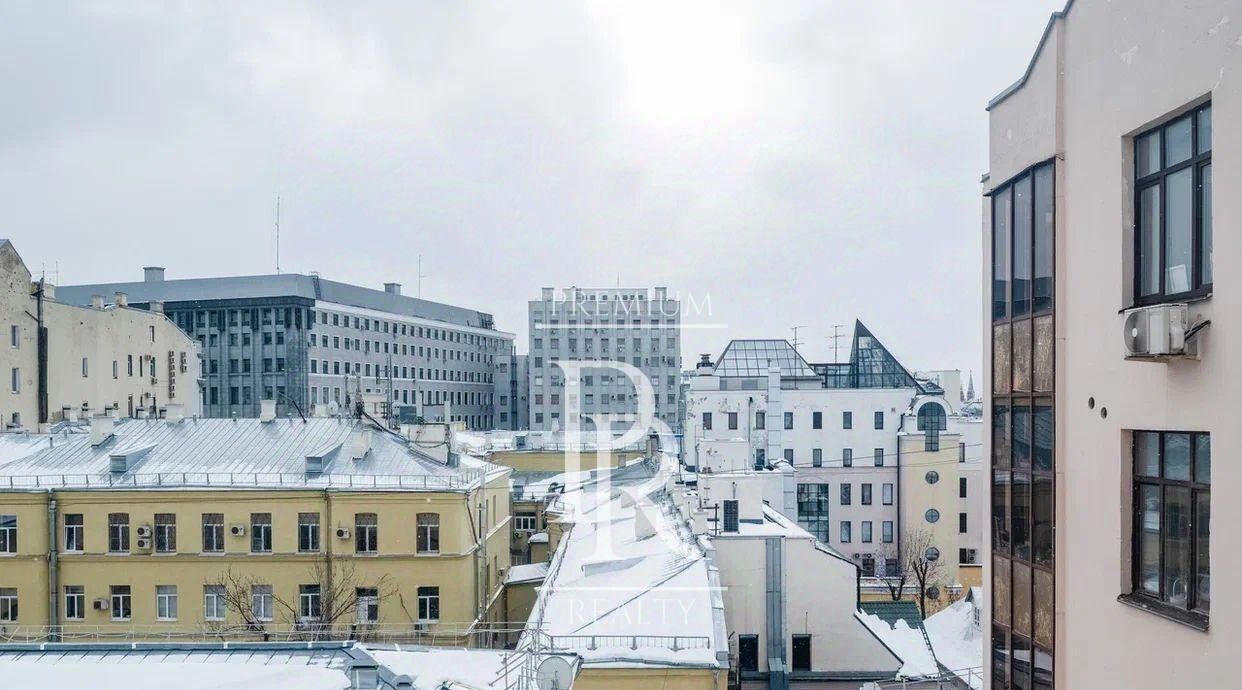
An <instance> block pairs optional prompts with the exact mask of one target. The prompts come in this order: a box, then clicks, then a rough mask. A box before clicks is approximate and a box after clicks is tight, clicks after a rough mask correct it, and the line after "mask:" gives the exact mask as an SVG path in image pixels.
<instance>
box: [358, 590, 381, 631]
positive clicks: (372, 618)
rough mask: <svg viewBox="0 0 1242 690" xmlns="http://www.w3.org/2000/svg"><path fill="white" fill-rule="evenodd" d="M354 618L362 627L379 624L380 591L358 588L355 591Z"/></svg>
mask: <svg viewBox="0 0 1242 690" xmlns="http://www.w3.org/2000/svg"><path fill="white" fill-rule="evenodd" d="M354 602H355V603H354V616H355V620H357V622H358V623H360V624H362V625H373V624H375V623H378V622H379V589H377V588H375V587H358V588H355V589H354Z"/></svg>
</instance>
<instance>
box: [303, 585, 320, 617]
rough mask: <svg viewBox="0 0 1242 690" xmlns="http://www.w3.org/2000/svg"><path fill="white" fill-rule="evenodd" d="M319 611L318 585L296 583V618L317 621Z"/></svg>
mask: <svg viewBox="0 0 1242 690" xmlns="http://www.w3.org/2000/svg"><path fill="white" fill-rule="evenodd" d="M321 613H322V610H321V608H320V598H319V585H298V618H299V619H301V620H306V621H317V620H319V616H320V614H321Z"/></svg>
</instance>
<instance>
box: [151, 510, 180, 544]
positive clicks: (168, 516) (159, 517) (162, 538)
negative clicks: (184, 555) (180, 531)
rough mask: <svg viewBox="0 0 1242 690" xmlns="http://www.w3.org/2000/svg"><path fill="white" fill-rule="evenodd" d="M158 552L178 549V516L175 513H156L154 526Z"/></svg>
mask: <svg viewBox="0 0 1242 690" xmlns="http://www.w3.org/2000/svg"><path fill="white" fill-rule="evenodd" d="M153 531H154V534H153V535H152V537H154V541H155V552H156V553H175V552H176V551H177V516H176V515H175V514H173V513H156V514H155V526H154V528H153Z"/></svg>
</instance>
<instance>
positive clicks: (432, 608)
mask: <svg viewBox="0 0 1242 690" xmlns="http://www.w3.org/2000/svg"><path fill="white" fill-rule="evenodd" d="M417 592H418V620H420V621H438V620H440V588H439V587H419V588H418V590H417Z"/></svg>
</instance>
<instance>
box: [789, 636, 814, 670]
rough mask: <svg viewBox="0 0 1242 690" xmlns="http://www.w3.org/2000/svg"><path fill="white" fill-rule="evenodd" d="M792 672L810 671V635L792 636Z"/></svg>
mask: <svg viewBox="0 0 1242 690" xmlns="http://www.w3.org/2000/svg"><path fill="white" fill-rule="evenodd" d="M792 649H793V655H792V656H793V670H795V671H810V670H811V636H810V635H794V636H793V648H792Z"/></svg>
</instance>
